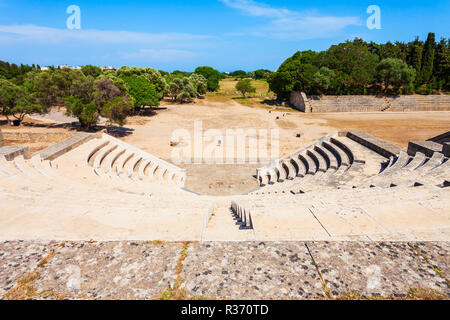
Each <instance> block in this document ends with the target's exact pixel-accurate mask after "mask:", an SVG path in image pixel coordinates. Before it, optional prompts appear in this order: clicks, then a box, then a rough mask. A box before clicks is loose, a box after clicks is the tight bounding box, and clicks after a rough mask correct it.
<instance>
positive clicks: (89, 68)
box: [81, 64, 102, 79]
mask: <svg viewBox="0 0 450 320" xmlns="http://www.w3.org/2000/svg"><path fill="white" fill-rule="evenodd" d="M81 72H83V74H84V75H85V76H86V77H87V76H91V77H93V78H94V79H95V78H97V77H98V76H99V75H101V74H102V69H101V68H100V67H97V66H93V65H91V64H88V65H85V66H83V67H81Z"/></svg>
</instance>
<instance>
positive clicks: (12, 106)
mask: <svg viewBox="0 0 450 320" xmlns="http://www.w3.org/2000/svg"><path fill="white" fill-rule="evenodd" d="M40 112H42V107H41V106H40V105H38V104H36V103H34V101H32V99H31V98H30V94H29V93H28V92H27V90H26V88H24V87H21V86H17V85H15V84H13V83H11V82H10V81H8V80H5V79H0V114H2V115H4V116H5V117H6V119H7V120H8V122H11V120H10V119H9V117H10V116H12V117H14V118H15V119H16V120H17V121H19V124H20V123H21V122H22V121H23V119H24V117H25V115H27V114H31V113H40Z"/></svg>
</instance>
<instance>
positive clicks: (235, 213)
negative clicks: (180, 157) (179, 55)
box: [0, 131, 450, 299]
mask: <svg viewBox="0 0 450 320" xmlns="http://www.w3.org/2000/svg"><path fill="white" fill-rule="evenodd" d="M1 141H3V139H2V140H1ZM449 157H450V132H445V133H442V134H441V135H439V136H436V137H430V138H429V139H428V140H426V141H411V142H410V143H409V145H408V148H407V150H406V149H405V150H403V149H401V148H399V147H398V146H396V145H393V144H391V143H389V142H387V141H384V140H382V139H379V138H377V137H375V136H373V135H370V134H368V133H365V132H363V131H338V132H333V133H330V134H328V135H325V136H323V137H322V138H320V139H318V140H316V141H314V142H313V143H311V144H310V145H308V146H306V147H302V148H301V149H299V150H296V151H295V152H293V153H291V154H289V155H287V156H283V157H282V158H280V159H278V160H277V161H275V162H271V163H270V164H268V165H266V166H264V167H261V168H258V169H257V170H256V175H255V178H256V181H257V183H258V187H257V188H256V189H255V190H253V191H251V192H247V193H245V194H241V195H232V196H220V195H219V196H211V195H201V194H199V193H195V192H192V191H190V190H188V189H187V188H185V184H186V180H187V170H186V169H183V168H180V167H178V166H175V165H174V164H172V163H169V162H168V161H164V160H162V159H160V158H158V157H156V156H154V155H152V154H150V153H148V152H145V151H143V150H141V149H139V148H136V147H134V146H133V145H131V144H128V143H126V142H124V141H122V140H119V139H117V138H114V137H113V136H111V135H108V134H106V133H94V134H90V133H79V134H74V135H72V136H71V137H70V138H67V139H64V140H62V141H61V142H58V143H56V144H54V145H51V146H49V147H48V148H46V149H43V150H40V151H38V152H36V153H33V154H30V152H29V150H28V148H27V147H21V146H2V147H1V148H0V176H1V179H0V184H1V185H0V197H1V207H2V210H1V221H2V223H1V224H0V229H1V230H0V234H1V239H2V242H0V247H1V253H2V260H1V261H2V262H1V263H0V270H2V271H1V273H0V274H1V277H0V285H1V287H0V293H2V295H3V297H4V298H14V297H16V296H19V297H20V295H21V294H22V295H23V294H24V292H27V291H26V290H30V288H32V289H33V290H32V292H33V294H32V295H31V296H30V297H33V295H34V297H44V298H61V297H64V298H67V297H69V298H87V299H102V298H107V299H110V298H116V299H129V298H131V299H155V298H161V297H165V296H167V295H169V296H170V295H178V298H180V295H181V298H189V297H201V298H205V299H206V298H211V299H217V298H226V299H241V298H245V299H317V298H321V299H327V298H338V297H346V296H348V295H349V294H350V293H351V294H357V295H360V296H365V297H373V296H382V297H389V296H406V295H408V294H410V292H411V290H432V291H433V292H438V293H439V294H442V295H443V296H447V297H448V296H449V294H450V287H449V283H448V271H449V270H448V262H449V261H448V250H449V244H448V243H449V242H448V241H449V240H450V220H449V218H450V215H449V214H450V211H449V207H450V197H449V193H448V192H449V189H448V186H450V161H449ZM252 174H254V172H248V175H249V176H251V175H252ZM43 261H45V262H43ZM180 265H181V266H182V268H179V266H180ZM13 266H14V268H13ZM177 266H178V267H177ZM148 268H150V270H151V272H147V271H149V270H148ZM74 270H75V273H74ZM38 274H39V275H40V276H37V275H38ZM74 274H75V276H74ZM77 275H78V277H81V279H82V280H80V283H78V284H77V285H74V286H70V285H67V283H71V279H72V278H73V277H76V276H77ZM94 275H95V278H92V277H93V276H94ZM114 276H116V277H117V278H114ZM27 277H28V278H30V277H31V278H32V279H31V280H30V279H28V278H27ZM33 277H34V278H33ZM26 279H28V280H26ZM115 279H117V281H116V280H115ZM72 280H73V279H72ZM27 286H28V287H27ZM27 288H28V289H27ZM415 288H420V289H415ZM180 292H181V293H180Z"/></svg>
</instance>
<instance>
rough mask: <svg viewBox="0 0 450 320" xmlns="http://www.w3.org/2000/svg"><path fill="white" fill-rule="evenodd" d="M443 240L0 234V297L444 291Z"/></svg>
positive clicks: (448, 289)
mask: <svg viewBox="0 0 450 320" xmlns="http://www.w3.org/2000/svg"><path fill="white" fill-rule="evenodd" d="M449 249H450V244H449V243H448V242H409V243H407V242H209V243H203V244H200V243H188V242H184V243H181V242H59V243H58V242H39V241H11V242H0V299H30V298H32V299H169V298H172V299H173V298H178V299H182V298H183V299H186V298H208V299H334V298H339V297H340V298H342V297H353V298H355V297H357V298H359V297H379V296H381V297H408V298H411V297H420V298H424V297H433V298H445V297H449V296H450V286H449V273H450V269H449V265H450V264H449Z"/></svg>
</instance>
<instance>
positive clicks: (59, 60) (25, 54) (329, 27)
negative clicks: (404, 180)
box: [0, 0, 450, 71]
mask: <svg viewBox="0 0 450 320" xmlns="http://www.w3.org/2000/svg"><path fill="white" fill-rule="evenodd" d="M70 5H77V6H79V7H80V9H81V29H80V30H69V29H67V27H66V20H67V18H68V17H69V14H67V13H66V9H67V7H68V6H70ZM369 5H378V6H379V7H380V9H381V27H382V28H381V29H380V30H376V29H375V30H369V29H368V28H367V26H366V20H367V18H368V17H369V14H367V13H366V9H367V7H368V6H369ZM449 17H450V1H449V0H447V1H441V0H435V1H423V0H421V1H416V0H409V1H406V0H405V1H404V0H399V1H392V0H391V1H387V0H383V1H374V0H371V1H364V0H358V1H357V0H354V1H353V0H351V1H302V0H278V1H271V0H255V1H252V0H189V1H186V0H171V1H159V0H147V1H122V0H116V1H92V0H91V1H84V0H83V1H81V0H71V1H46V0H41V1H39V2H37V1H23V0H0V60H6V61H10V62H15V63H27V64H32V63H35V64H40V65H41V66H45V65H58V64H68V65H84V64H95V65H112V66H115V67H120V66H122V65H130V66H141V67H145V66H150V67H154V68H157V69H163V70H167V71H173V70H176V69H178V70H186V71H192V70H194V69H195V67H197V66H199V65H211V66H213V67H215V68H217V69H219V70H220V71H233V70H237V69H244V70H246V71H252V70H255V69H259V68H267V69H270V70H275V69H277V68H278V66H279V65H280V64H281V63H282V62H283V61H284V60H285V59H286V58H287V57H289V56H291V55H292V54H293V53H295V52H296V51H298V50H308V49H313V50H318V51H320V50H326V49H327V48H328V47H329V46H330V45H332V44H335V43H339V42H342V41H345V40H347V39H353V38H354V37H361V38H363V39H365V40H366V41H371V40H373V41H375V42H386V41H388V40H390V41H396V40H399V41H411V40H413V39H414V37H415V36H419V37H420V38H421V39H425V38H426V35H427V33H428V32H429V31H432V32H435V33H436V38H437V39H438V40H439V39H440V38H441V37H446V38H449V37H450V32H449V30H450V22H449V21H450V19H449Z"/></svg>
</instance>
